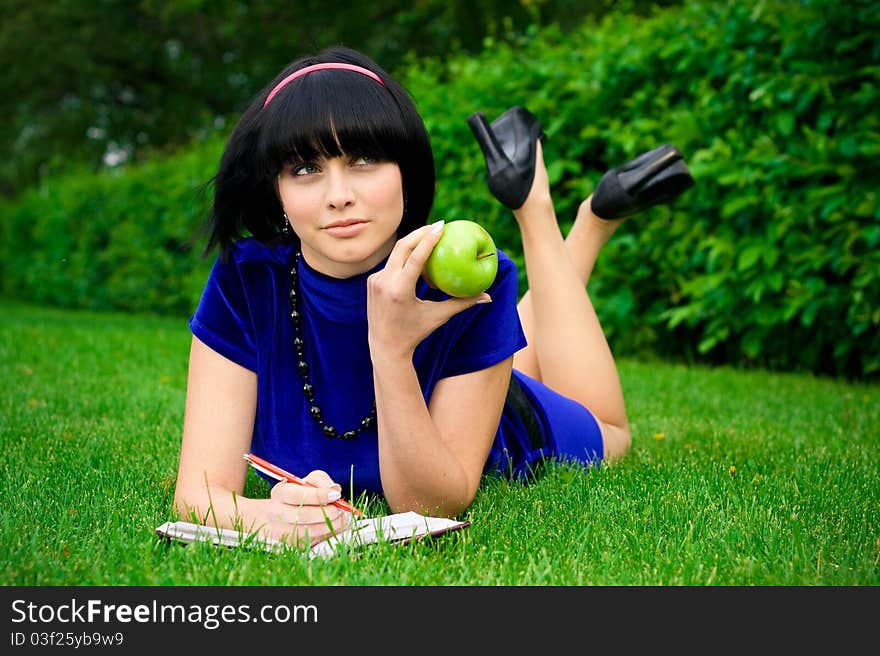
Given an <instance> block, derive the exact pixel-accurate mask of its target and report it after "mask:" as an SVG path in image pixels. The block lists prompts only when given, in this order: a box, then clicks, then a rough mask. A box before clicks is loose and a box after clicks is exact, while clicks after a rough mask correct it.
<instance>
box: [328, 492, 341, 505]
mask: <svg viewBox="0 0 880 656" xmlns="http://www.w3.org/2000/svg"><path fill="white" fill-rule="evenodd" d="M341 498H342V493H341V492H339V491H338V490H330V491H329V492H328V493H327V501H331V502H332V501H336V500H337V499H341Z"/></svg>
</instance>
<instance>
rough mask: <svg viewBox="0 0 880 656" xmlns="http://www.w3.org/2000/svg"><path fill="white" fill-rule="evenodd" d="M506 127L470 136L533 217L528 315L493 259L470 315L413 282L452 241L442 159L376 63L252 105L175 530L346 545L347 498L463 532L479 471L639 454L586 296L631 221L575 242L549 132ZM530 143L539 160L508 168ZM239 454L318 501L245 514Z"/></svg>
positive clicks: (305, 76) (182, 468)
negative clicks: (379, 499)
mask: <svg viewBox="0 0 880 656" xmlns="http://www.w3.org/2000/svg"><path fill="white" fill-rule="evenodd" d="M506 116H507V118H505V119H504V120H502V119H499V121H497V122H496V123H493V124H492V125H489V124H487V123H486V122H485V120H483V121H482V125H481V130H482V132H481V131H478V130H477V129H475V134H476V135H477V137H478V139H479V140H480V145H481V147H482V148H483V150H484V153H486V155H487V165H489V164H490V163H491V159H490V155H493V154H494V155H495V156H497V157H500V158H501V160H503V161H504V162H505V163H506V165H509V166H508V168H510V167H512V170H513V171H514V173H524V175H519V176H514V178H515V179H511V180H506V182H505V181H503V180H502V181H501V182H499V180H500V178H499V176H498V175H497V172H495V174H493V170H492V168H491V166H490V171H489V174H490V176H489V182H490V189H491V190H492V192H493V193H495V194H496V196H498V197H499V199H500V200H502V202H506V203H510V200H509V198H510V196H509V194H506V192H510V191H511V189H513V190H514V191H516V194H515V195H516V196H517V197H518V196H521V197H522V198H524V200H523V201H522V204H521V205H519V206H517V207H515V208H514V207H512V208H511V209H513V210H514V211H513V215H514V218H515V219H516V221H517V222H518V224H519V226H520V229H521V232H522V238H523V239H522V241H523V250H524V254H525V261H526V269H527V274H528V280H529V291H528V293H526V294H525V296H524V297H523V298H522V300H521V301H520V302H519V304H518V305H517V274H516V268H515V265H514V264H513V262H512V261H511V260H510V259H509V258H508V257H507V256H506V255H505V254H504V253H503V252H501V251H499V254H498V257H499V267H498V274H497V277H496V279H495V282H494V283H493V285H492V286H491V287H490V288H489V289H488V290H487V292H486V293H484V294H481V295H479V296H476V297H473V298H467V299H459V298H449V297H447V296H446V295H444V294H443V293H442V292H440V291H438V290H436V289H433V288H431V287H429V286H428V284H427V283H426V282H425V280H424V279H423V278H422V270H423V267H424V264H425V262H426V260H427V258H428V256H429V255H430V253H431V251H432V249H433V247H434V245H435V244H436V243H437V241H438V240H439V239H440V237H441V235H442V230H443V224H442V222H435V223H433V224H431V225H425V224H426V222H427V219H428V216H429V214H430V211H431V207H432V203H433V192H434V165H433V156H432V152H431V147H430V143H429V139H428V135H427V133H426V131H425V128H424V125H423V123H422V120H421V118H420V117H419V115H418V113H417V111H416V109H415V106H414V104H413V102H412V100H411V99H410V97H409V96H408V94H407V92H406V91H405V90H404V89H403V88H402V87H401V86H400V85H399V84H398V83H397V82H395V81H394V80H393V79H392V78H391V77H390V76H389V75H388V74H387V73H386V72H385V71H383V70H382V69H381V68H379V67H378V66H377V65H376V64H375V63H374V62H373V61H371V60H370V59H369V58H368V57H366V56H364V55H363V54H361V53H358V52H356V51H353V50H350V49H345V48H332V49H328V50H326V51H323V52H321V53H320V54H318V55H317V56H315V57H310V58H304V59H301V60H299V61H297V62H294V63H293V64H291V65H290V66H288V67H287V68H286V69H285V70H284V71H282V72H281V73H280V74H279V76H278V77H277V78H276V79H275V80H274V81H273V82H272V83H271V84H269V85H268V86H267V87H266V89H264V90H263V91H262V92H261V93H260V94H259V95H258V96H257V98H256V100H255V101H254V103H253V104H252V106H251V107H250V108H249V109H248V110H246V112H245V113H244V114H243V116H242V118H241V120H240V122H239V123H238V125H237V126H236V128H235V130H234V131H233V133H232V135H231V137H230V139H229V142H228V144H227V146H226V149H225V151H224V154H223V157H222V159H221V162H220V166H219V170H218V173H217V175H216V177H215V179H214V184H215V195H214V205H213V211H212V215H211V218H210V230H211V237H210V241H209V244H208V248H209V249H211V248H213V247H218V248H219V251H220V255H219V257H218V259H217V261H216V263H215V265H214V268H213V270H212V272H211V274H210V277H209V280H208V282H207V284H206V287H205V290H204V293H203V296H202V299H201V302H200V304H199V307H198V309H197V310H196V312H195V314H194V316H193V318H192V320H191V328H192V332H193V339H192V346H191V353H190V363H189V380H188V388H187V399H186V413H185V420H184V428H183V441H182V447H181V453H180V465H179V472H178V479H177V487H176V493H175V503H176V505H177V507H178V509H179V510H180V511H181V513H183V514H184V515H186V516H193V514H194V515H195V517H197V518H198V519H199V521H203V522H206V523H215V524H217V525H220V526H227V527H229V526H243V527H244V528H245V529H247V530H251V531H256V530H259V531H260V532H262V533H263V534H264V535H268V536H270V537H273V538H277V539H286V540H289V541H290V542H292V543H297V544H304V543H309V542H311V543H314V542H316V541H318V540H321V539H323V538H324V537H326V536H327V534H328V533H330V532H331V531H337V530H339V529H341V528H344V527H345V526H346V525H347V523H348V521H349V515H348V514H347V513H344V512H342V511H341V510H339V509H338V508H337V507H336V506H334V505H331V503H332V501H333V500H335V499H338V498H339V497H340V496H341V495H342V493H343V492H345V494H346V495H356V494H358V493H360V492H361V491H367V492H371V493H381V494H383V495H384V497H385V499H386V501H387V502H388V504H389V507H390V508H391V509H392V510H393V511H395V512H400V511H405V510H416V511H418V512H422V513H426V514H432V515H445V516H454V515H457V514H459V513H461V512H462V511H463V510H465V509H466V508H467V507H468V506H469V505H470V504H471V502H472V501H473V499H474V497H475V495H476V493H477V490H478V487H479V484H480V480H481V477H482V476H483V475H484V474H486V473H493V472H496V473H508V474H510V475H513V476H522V475H524V474H527V473H528V472H529V471H530V469H531V467H532V466H533V465H534V464H535V463H536V462H538V461H540V460H542V459H545V458H557V459H571V460H576V461H579V462H582V463H584V464H585V465H587V466H588V465H591V464H595V463H598V462H599V461H600V460H602V459H605V460H612V459H614V458H618V457H620V456H622V455H624V454H625V453H626V452H627V450H628V449H629V446H630V433H629V428H628V425H627V419H626V412H625V409H624V401H623V395H622V392H621V388H620V384H619V381H618V376H617V371H616V367H615V363H614V359H613V357H612V355H611V352H610V349H609V348H608V345H607V343H606V341H605V338H604V336H603V333H602V329H601V326H600V325H599V321H598V319H597V317H596V314H595V312H594V310H593V307H592V304H591V302H590V299H589V297H588V296H587V294H586V291H585V286H586V284H587V282H588V280H589V276H590V272H591V270H592V267H593V264H594V262H595V260H596V257H597V255H598V253H599V250H600V249H601V247H602V245H603V244H604V243H605V241H606V240H607V239H608V238H609V237H610V236H611V235H612V234H613V232H614V231H615V230H616V229H617V227H618V225H619V224H620V222H621V221H622V220H623V218H613V220H610V219H612V217H611V216H608V217H606V218H604V219H602V218H599V217H598V216H596V215H595V214H594V213H593V212H592V211H591V202H590V199H587V200H586V201H584V202H583V203H582V205H581V206H580V210H579V212H578V216H577V219H576V221H575V223H574V226H573V228H572V230H571V232H570V234H569V235H568V236H567V237H566V238H565V239H563V237H562V235H561V234H560V232H559V228H558V226H557V223H556V218H555V214H554V210H553V205H552V202H551V198H550V191H549V184H548V180H547V173H546V170H545V167H544V163H543V157H542V152H541V144H540V139H539V138H538V137H539V135H540V129H537V131H535V126H536V124H537V122H536V121H532V122H531V123H529V122H528V121H526V122H525V123H523V122H522V121H523V118H526V119H528V117H530V115H528V113H527V112H524V111H521V110H516V111H513V110H512V113H510V114H509V115H506ZM511 117H514V118H515V121H512V119H511ZM532 118H533V117H532ZM517 121H519V122H517ZM506 122H507V123H509V124H506ZM523 125H525V126H526V127H527V128H528V135H529V137H528V141H529V142H530V143H528V144H526V145H525V147H523V144H522V143H519V144H513V145H514V146H517V147H518V150H517V153H519V154H518V155H515V156H514V157H513V159H511V158H510V157H509V156H508V154H507V153H505V148H506V147H510V146H511V144H512V143H513V142H512V141H511V140H513V141H516V139H518V138H519V137H517V136H516V135H517V134H519V133H520V130H519V129H520V128H521V127H523ZM472 127H474V125H473V124H472ZM487 135H488V137H487ZM532 137H534V138H532ZM519 141H520V142H522V139H521V138H519ZM493 147H497V149H496V150H495V151H493ZM523 152H526V153H528V156H523V155H522V153H523ZM679 159H680V156H679ZM521 160H522V161H521ZM682 165H683V162H682ZM612 173H613V176H612V177H613V178H614V183H615V184H614V185H610V186H609V185H605V187H608V188H609V189H611V191H610V192H609V193H607V194H606V196H608V198H610V199H611V200H612V201H615V200H616V201H620V199H621V198H625V197H626V198H627V201H628V202H625V203H623V205H622V207H620V208H617V209H616V211H617V210H620V211H622V212H625V210H627V209H633V208H634V207H635V205H636V204H637V201H639V198H637V196H638V193H639V192H638V190H637V189H636V188H635V186H633V185H630V184H628V183H626V181H625V180H624V179H623V178H622V177H621V176H618V173H621V174H622V173H623V168H621V169H615V170H614V171H612V172H609V174H612ZM609 174H606V177H608V175H609ZM503 177H504V176H503V175H502V176H501V178H503ZM609 179H610V178H609ZM604 181H605V178H603V182H604ZM602 186H603V185H602V184H600V186H599V187H597V193H598V191H599V188H600V187H602ZM517 187H519V188H517ZM612 187H613V189H612ZM627 190H629V191H630V192H632V196H631V197H627V196H626V191H627ZM517 202H519V198H517ZM658 202H659V201H658ZM612 205H613V203H612ZM248 451H252V452H253V453H254V454H256V455H259V456H262V457H264V458H266V459H268V460H270V461H272V462H274V463H275V464H277V465H279V466H281V467H282V468H284V469H287V470H289V471H293V472H297V473H302V472H310V473H309V474H308V475H307V476H305V478H306V479H307V480H308V481H310V482H312V483H315V484H317V487H304V486H299V485H295V484H289V483H279V484H277V485H275V486H274V487H273V488H272V491H271V494H270V497H269V498H267V499H251V498H246V497H244V496H242V493H243V490H244V483H245V477H246V474H247V470H246V467H247V463H246V462H245V461H244V460H243V458H242V456H243V454H244V453H245V452H248ZM343 486H344V490H343Z"/></svg>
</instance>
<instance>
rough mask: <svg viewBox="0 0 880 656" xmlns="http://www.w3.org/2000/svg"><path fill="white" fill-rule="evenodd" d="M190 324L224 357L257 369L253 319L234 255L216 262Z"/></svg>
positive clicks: (207, 343) (198, 336)
mask: <svg viewBox="0 0 880 656" xmlns="http://www.w3.org/2000/svg"><path fill="white" fill-rule="evenodd" d="M189 326H190V330H191V331H192V333H193V335H195V336H196V337H197V338H198V339H199V340H201V341H202V342H204V343H205V344H206V345H208V346H209V347H210V348H212V349H213V350H215V351H217V353H219V354H220V355H222V356H223V357H225V358H228V359H229V360H232V361H233V362H235V363H237V364H240V365H241V366H242V367H245V368H246V369H250V370H251V371H256V370H257V354H256V346H255V344H256V340H255V338H254V322H253V318H252V316H251V313H250V309H249V305H248V298H247V295H246V293H245V288H244V284H243V281H242V276H241V270H240V268H239V266H238V265H237V263H236V261H235V260H234V259H233V258H230V259H229V261H221V260H220V259H219V258H218V259H217V261H216V262H215V263H214V266H213V268H212V269H211V273H210V275H209V276H208V281H207V283H206V284H205V289H204V291H203V292H202V297H201V299H200V300H199V305H198V307H197V308H196V311H195V314H194V315H193V316H192V318H191V319H190V322H189Z"/></svg>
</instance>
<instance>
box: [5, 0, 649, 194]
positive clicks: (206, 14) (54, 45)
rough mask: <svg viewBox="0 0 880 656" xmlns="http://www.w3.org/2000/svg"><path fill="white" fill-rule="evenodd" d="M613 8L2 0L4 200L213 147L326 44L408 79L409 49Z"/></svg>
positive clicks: (595, 3) (477, 41)
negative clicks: (127, 164) (279, 79)
mask: <svg viewBox="0 0 880 656" xmlns="http://www.w3.org/2000/svg"><path fill="white" fill-rule="evenodd" d="M655 2H656V0H650V1H649V2H646V1H645V0H627V1H626V2H624V3H622V4H623V5H624V6H630V7H635V8H638V7H640V6H642V5H645V6H650V5H653V4H654V3H655ZM614 3H615V2H614V0H589V1H587V2H571V0H520V1H519V2H509V1H508V0H479V1H478V2H473V0H467V1H464V0H452V1H450V0H419V1H418V2H407V3H401V2H400V1H399V0H372V1H371V2H368V3H361V2H358V3H349V5H347V6H346V7H345V8H344V10H334V11H328V10H327V4H326V3H325V2H319V1H316V0H297V1H296V2H289V1H282V0H260V2H245V1H243V0H211V1H210V2H207V1H206V0H187V1H186V2H164V1H160V0H140V1H138V2H131V1H130V0H96V1H94V2H82V1H81V0H53V2H40V3H34V2H29V1H28V0H0V10H2V16H3V22H2V23H0V62H3V64H4V74H3V76H0V113H2V116H3V117H4V120H3V122H2V123H0V196H6V197H8V196H12V195H15V194H17V193H18V192H19V191H21V189H22V188H23V187H25V186H30V185H32V184H34V183H35V182H37V181H39V180H40V179H42V178H44V177H46V176H47V175H57V174H58V173H62V172H64V171H66V170H67V169H68V167H69V166H70V165H71V163H73V164H76V165H80V164H87V165H89V166H91V167H92V168H94V169H101V168H104V167H107V166H109V167H111V168H112V167H113V166H115V165H118V163H119V162H122V161H143V160H144V159H146V158H149V157H151V156H154V155H155V154H156V153H157V152H160V153H161V152H168V151H169V150H171V149H174V148H176V147H178V146H180V145H181V144H185V143H187V142H190V141H191V140H197V141H201V140H204V139H207V138H210V137H211V136H213V135H215V134H216V133H217V132H218V130H219V131H222V130H223V129H224V128H225V126H226V125H227V124H228V123H230V122H232V121H234V120H235V118H236V116H237V114H238V113H240V112H241V111H242V110H243V109H244V108H245V106H246V105H247V103H248V102H249V101H250V99H251V98H252V97H253V95H254V94H255V93H256V92H257V91H258V90H259V89H260V88H261V87H262V86H263V85H264V84H267V83H268V82H269V81H270V80H271V79H272V78H273V77H274V76H275V75H276V74H277V73H278V71H279V70H281V68H282V67H284V66H285V65H286V64H287V63H288V62H290V61H292V60H294V59H296V58H298V57H300V56H303V55H305V54H308V53H311V52H313V51H314V50H316V49H318V47H320V46H319V45H317V44H321V45H326V44H332V43H345V44H347V45H350V46H352V47H355V48H358V49H361V50H363V51H365V52H368V53H370V54H371V55H373V57H374V58H375V59H376V60H377V61H381V62H387V63H386V68H388V69H390V70H391V71H392V72H394V73H399V72H400V70H399V68H398V66H397V63H398V62H400V61H401V60H402V59H403V57H404V56H405V55H406V54H407V53H414V54H417V55H420V56H427V55H440V54H445V53H450V52H453V51H457V50H463V51H476V50H479V48H480V45H481V41H482V39H483V37H484V36H486V35H487V34H488V35H494V36H501V35H503V34H506V33H508V32H520V31H522V30H523V29H524V28H525V26H526V25H529V24H532V23H536V24H545V23H552V22H562V21H564V22H565V24H572V22H573V21H574V22H576V21H577V20H579V19H581V18H582V17H583V16H586V15H590V14H592V13H602V12H604V11H605V10H606V8H607V7H608V6H609V5H611V4H614ZM616 4H618V5H620V4H621V3H620V2H619V1H618V2H617V3H616ZM21 62H26V65H21Z"/></svg>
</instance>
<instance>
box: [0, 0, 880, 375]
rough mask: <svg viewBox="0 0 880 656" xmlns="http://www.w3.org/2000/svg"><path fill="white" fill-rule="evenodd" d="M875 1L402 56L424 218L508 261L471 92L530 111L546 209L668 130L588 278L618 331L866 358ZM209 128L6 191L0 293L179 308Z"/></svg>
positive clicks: (852, 366) (594, 28)
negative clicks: (685, 177) (144, 153)
mask: <svg viewBox="0 0 880 656" xmlns="http://www.w3.org/2000/svg"><path fill="white" fill-rule="evenodd" d="M878 5H880V3H876V2H851V3H837V2H833V1H831V0H803V1H800V2H795V1H780V2H760V1H749V2H730V3H717V2H708V1H705V2H704V1H700V2H692V3H688V4H687V5H686V6H685V7H682V8H675V9H669V10H664V11H658V13H657V14H656V15H654V16H653V17H651V18H649V19H638V18H635V17H630V16H626V15H609V16H607V17H606V18H605V19H604V20H603V21H601V22H600V23H592V22H590V23H587V24H585V25H583V26H581V27H579V28H578V29H576V30H573V31H569V32H568V33H566V34H565V35H563V34H562V32H561V31H556V30H546V31H543V32H541V33H534V34H531V35H529V36H528V37H526V38H524V39H520V40H518V41H516V42H514V43H509V42H508V43H502V42H494V41H488V42H487V43H486V46H485V50H484V51H483V53H482V54H480V55H479V56H476V57H473V56H470V57H465V56H459V55H455V54H452V55H450V57H449V58H446V59H444V60H443V61H440V60H430V61H413V62H411V65H410V67H409V68H408V70H409V73H408V75H407V77H406V79H405V80H404V82H405V83H406V85H407V86H408V88H409V89H410V90H411V91H412V93H413V95H414V96H415V98H416V100H417V102H418V104H419V107H420V109H421V111H422V114H423V116H424V117H425V119H426V122H427V124H428V128H429V131H430V133H431V136H432V140H433V143H434V148H435V154H436V158H437V169H438V193H437V201H436V203H435V215H436V218H447V219H452V218H472V219H475V220H478V221H480V222H481V223H483V224H484V225H485V226H486V227H487V228H488V229H489V230H490V232H492V234H493V235H494V236H495V239H496V241H497V242H498V243H499V245H500V246H501V247H502V248H504V249H505V250H507V251H508V252H509V253H510V254H511V255H512V256H514V258H515V259H517V260H518V261H519V262H520V263H522V259H521V248H520V243H519V240H518V234H517V231H516V229H515V225H514V223H513V220H512V218H511V217H510V215H509V212H507V211H506V210H504V209H503V208H502V207H501V206H500V205H499V204H498V203H497V202H496V201H494V199H493V198H492V197H491V196H490V195H489V193H488V191H487V190H486V187H485V173H484V170H485V169H484V165H483V161H482V156H481V154H480V152H479V149H478V148H477V146H476V142H475V141H474V140H473V137H472V136H471V134H470V131H469V129H468V127H467V124H466V122H465V119H466V117H467V116H468V115H469V114H470V113H472V112H474V111H477V110H481V111H483V112H485V113H486V114H487V116H488V117H489V118H490V119H491V118H494V117H495V116H497V115H498V114H500V113H501V112H502V111H504V110H505V109H506V108H507V107H509V106H511V105H513V104H524V105H526V106H527V107H529V109H530V110H531V111H532V112H533V113H535V114H536V115H537V116H538V117H539V118H540V119H541V121H542V124H543V126H544V130H545V132H546V134H547V138H546V140H545V142H544V149H545V154H546V159H547V162H548V165H549V169H550V176H551V182H552V184H553V191H554V197H555V199H556V209H557V213H558V216H559V219H560V223H561V224H562V226H563V228H564V229H566V228H567V227H568V226H569V225H570V221H571V219H572V218H573V217H574V215H575V212H576V209H577V205H578V204H579V203H580V201H581V200H582V199H583V198H585V197H586V196H587V195H588V194H589V193H590V192H591V191H592V189H593V187H594V185H595V183H596V182H597V181H598V179H599V178H600V177H601V174H602V172H604V171H605V170H606V169H607V168H609V167H611V166H615V165H617V164H619V163H621V162H623V161H625V160H627V159H629V158H631V157H633V156H635V155H637V154H638V153H640V152H642V151H644V150H647V149H648V148H651V147H653V146H656V145H658V144H659V143H663V142H671V143H674V144H676V145H677V146H679V147H680V148H681V149H682V150H683V151H684V153H685V155H686V157H687V160H688V162H689V165H690V167H691V170H692V172H693V174H694V177H695V178H696V181H697V184H696V186H695V187H694V188H693V189H691V190H690V191H689V192H687V194H685V195H684V196H683V197H682V198H681V199H680V200H678V201H677V202H676V203H675V204H674V205H673V206H671V207H660V208H655V209H652V210H651V211H649V212H647V213H645V214H643V215H641V216H639V217H636V218H634V219H633V220H631V221H629V222H628V223H627V224H626V225H625V226H624V227H623V228H622V229H621V230H620V231H619V232H618V234H617V235H616V236H615V238H614V239H613V240H612V241H611V242H609V244H608V247H606V249H605V251H603V254H602V256H601V258H600V261H599V263H598V266H597V269H596V273H595V275H594V279H593V282H592V283H591V294H592V296H593V298H594V301H595V303H596V306H597V310H598V312H599V314H600V316H601V318H602V320H603V322H604V325H605V327H606V330H607V332H608V334H609V338H610V341H611V343H612V347H613V348H614V350H615V351H616V352H617V353H619V354H623V353H636V352H640V353H644V352H653V353H658V354H660V355H663V356H667V357H675V358H682V359H686V360H690V361H704V362H710V363H728V364H733V365H740V366H751V365H755V366H765V367H770V368H777V369H789V370H809V371H813V372H816V373H823V374H824V373H828V374H834V375H845V376H850V377H868V378H870V377H874V376H877V375H878V373H880V330H878V327H880V304H878V299H880V254H878V249H877V246H878V243H880V206H878V198H877V181H878V180H880V175H878V173H880V170H878V169H880V167H878V165H877V157H878V155H880V118H878V113H877V111H876V107H877V106H880V87H878V77H880V75H878V73H880V42H878V41H877V40H876V38H875V37H874V35H875V34H877V33H878V29H880V21H878V18H877V16H880V11H877V10H878V9H880V6H878ZM220 148H221V145H220V144H212V145H211V147H210V148H207V149H201V150H199V151H193V152H191V153H188V154H186V155H184V156H178V157H174V158H171V159H167V160H161V161H156V162H154V163H152V164H150V165H148V166H144V167H140V168H131V169H129V170H127V171H122V172H121V173H117V174H114V175H109V174H102V175H97V176H95V175H79V176H72V177H69V178H66V179H63V180H55V181H53V182H52V183H49V184H46V185H44V186H43V187H42V188H41V189H38V190H32V191H29V192H27V193H25V194H23V195H22V196H20V197H19V198H18V199H17V200H16V201H15V202H14V203H12V204H9V205H7V206H6V207H4V208H3V211H4V214H5V215H6V216H7V217H8V219H7V221H5V222H4V227H5V230H4V232H3V234H2V235H0V248H2V250H3V262H2V266H3V269H2V290H3V293H5V294H7V295H11V296H16V297H19V298H29V299H32V300H35V301H39V302H45V303H50V304H57V305H64V306H70V307H89V308H94V309H100V308H108V309H109V308H114V309H119V308H124V309H131V310H138V311H155V312H163V313H189V312H191V311H192V308H193V307H194V304H195V302H196V300H197V298H198V293H199V290H200V288H201V284H202V283H203V281H204V276H205V275H206V271H207V266H208V264H209V262H206V261H204V260H201V259H200V258H199V255H200V250H201V246H202V245H203V243H204V241H203V240H201V241H197V242H196V245H195V246H193V245H192V244H191V243H190V241H189V240H191V239H192V238H193V237H194V234H195V231H196V230H197V228H198V227H199V225H200V222H201V219H202V217H203V214H204V206H203V204H201V203H200V202H199V200H198V198H197V196H196V195H195V193H194V191H195V190H196V189H197V188H198V185H199V184H201V183H203V182H204V181H206V180H207V179H208V178H209V177H210V176H211V175H212V173H213V170H214V167H215V165H216V161H217V158H218V156H219V152H220ZM521 274H524V271H523V270H522V267H521ZM522 284H523V287H522V289H524V284H525V280H524V278H523V279H522Z"/></svg>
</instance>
